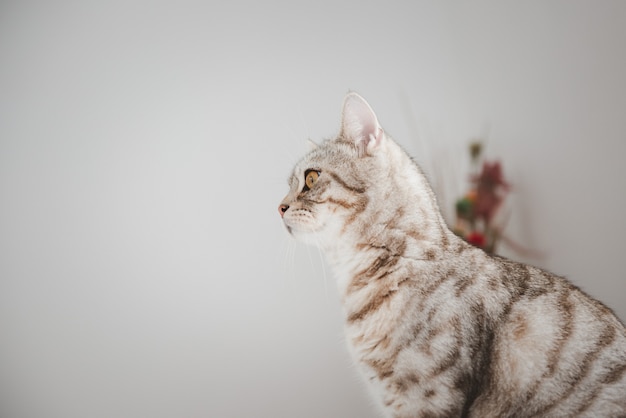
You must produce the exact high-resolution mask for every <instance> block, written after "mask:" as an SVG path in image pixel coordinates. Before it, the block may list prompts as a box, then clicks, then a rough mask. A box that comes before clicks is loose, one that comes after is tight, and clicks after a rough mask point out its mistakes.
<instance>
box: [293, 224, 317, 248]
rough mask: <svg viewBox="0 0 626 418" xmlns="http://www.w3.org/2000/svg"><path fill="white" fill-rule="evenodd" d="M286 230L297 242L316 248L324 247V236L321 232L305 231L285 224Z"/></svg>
mask: <svg viewBox="0 0 626 418" xmlns="http://www.w3.org/2000/svg"><path fill="white" fill-rule="evenodd" d="M285 228H286V229H287V232H289V235H291V236H292V237H293V238H294V239H295V240H296V241H298V242H301V243H303V244H308V245H313V246H315V247H322V243H323V234H321V233H320V231H314V230H304V229H300V228H297V227H294V226H290V225H287V224H285Z"/></svg>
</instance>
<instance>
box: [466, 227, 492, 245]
mask: <svg viewBox="0 0 626 418" xmlns="http://www.w3.org/2000/svg"><path fill="white" fill-rule="evenodd" d="M465 240H466V241H467V242H469V243H470V244H472V245H475V246H477V247H480V248H484V247H485V245H486V244H487V239H486V238H485V236H484V235H483V234H481V233H480V232H476V231H474V232H470V233H469V234H468V235H467V236H466V237H465Z"/></svg>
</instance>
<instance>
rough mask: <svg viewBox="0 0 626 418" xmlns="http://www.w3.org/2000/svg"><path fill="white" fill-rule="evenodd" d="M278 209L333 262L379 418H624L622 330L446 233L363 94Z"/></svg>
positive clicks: (558, 287) (571, 297)
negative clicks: (379, 408) (338, 129)
mask: <svg viewBox="0 0 626 418" xmlns="http://www.w3.org/2000/svg"><path fill="white" fill-rule="evenodd" d="M289 185H290V191H289V194H288V195H287V196H286V197H285V199H284V200H283V202H282V203H281V204H280V206H279V213H280V215H281V216H282V219H283V222H284V224H285V226H286V228H287V230H288V231H289V233H290V234H291V235H293V236H294V237H295V238H296V239H298V240H302V241H304V242H308V243H312V244H314V245H317V246H319V247H320V248H321V249H322V250H323V252H324V253H325V255H326V256H327V258H328V260H329V262H330V264H331V265H332V266H333V270H334V272H335V273H336V276H337V281H338V287H339V291H340V295H341V301H342V305H343V309H344V312H345V327H346V337H347V342H348V346H349V348H350V351H351V354H352V355H353V357H354V359H355V360H356V362H357V363H358V365H359V366H360V370H361V371H362V374H363V375H364V377H365V378H366V380H367V381H369V383H370V386H371V388H372V390H373V392H374V394H375V397H376V399H377V400H378V403H380V405H381V408H382V410H383V411H384V415H385V416H386V417H396V418H409V417H410V418H416V417H480V418H485V417H626V330H625V328H624V325H623V324H622V323H621V322H620V321H619V320H618V319H617V318H616V317H615V315H614V314H613V313H612V312H611V311H610V310H609V309H608V308H607V307H605V306H604V305H603V304H602V303H600V302H598V301H596V300H594V299H592V298H590V297H589V296H587V295H586V294H585V293H583V292H582V291H581V290H580V289H578V288H576V287H575V286H574V285H572V284H570V283H569V282H568V281H566V280H565V279H563V278H561V277H557V276H555V275H553V274H550V273H548V272H546V271H543V270H540V269H538V268H535V267H532V266H529V265H524V264H519V263H516V262H513V261H509V260H507V259H504V258H499V257H493V256H490V255H488V254H486V253H485V252H483V251H482V250H480V249H478V248H475V247H473V246H470V245H469V244H467V243H466V242H465V241H463V240H462V239H460V238H458V237H457V236H456V235H455V234H454V233H452V232H451V231H450V230H449V229H448V227H447V226H446V223H445V222H444V219H443V217H442V216H441V214H440V211H439V209H438V206H437V203H436V200H435V197H434V194H433V192H432V189H431V188H430V186H429V185H428V183H427V180H426V178H425V177H424V175H423V174H422V172H421V171H420V169H419V168H418V166H417V165H416V164H415V163H414V162H413V160H412V159H411V158H410V157H409V156H408V155H407V154H406V153H405V152H404V151H403V150H402V149H401V148H400V147H399V146H398V145H397V144H396V143H395V142H394V141H393V140H392V139H391V138H390V137H389V136H388V135H387V134H386V133H385V132H384V131H383V130H382V128H381V127H380V125H379V123H378V120H377V117H376V115H375V114H374V112H373V111H372V109H371V107H370V106H369V105H368V104H367V102H366V101H365V100H364V99H363V98H361V97H360V96H359V95H357V94H355V93H350V94H348V95H347V97H346V99H345V102H344V107H343V116H342V124H341V130H340V134H339V136H338V137H337V138H335V139H334V140H329V141H326V142H323V143H322V144H321V145H318V146H317V147H316V148H314V149H312V150H311V151H310V152H309V153H308V154H307V155H305V156H304V157H303V158H302V159H301V160H300V161H299V162H298V163H297V164H296V166H295V168H294V170H293V174H292V175H291V177H290V179H289Z"/></svg>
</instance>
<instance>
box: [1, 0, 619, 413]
mask: <svg viewBox="0 0 626 418" xmlns="http://www.w3.org/2000/svg"><path fill="white" fill-rule="evenodd" d="M210 3H211V2H183V1H177V2H147V1H146V2H143V3H142V2H139V1H107V2H105V1H102V2H73V1H57V2H35V1H30V2H3V3H2V4H0V335H1V337H0V412H1V413H0V415H1V416H3V417H9V418H22V417H28V418H30V417H46V418H54V417H63V418H73V417H76V418H82V417H86V416H89V417H103V418H104V417H106V418H110V417H120V418H122V417H124V418H125V417H129V418H130V417H147V416H149V417H155V418H158V417H268V418H269V417H272V418H276V417H299V418H307V417H321V416H323V417H357V416H358V417H361V418H367V417H375V416H376V413H375V411H374V410H373V409H372V408H371V406H370V401H369V400H368V397H367V394H366V391H365V390H364V389H363V386H362V385H361V383H360V381H359V380H358V378H357V376H356V373H355V371H354V370H353V368H352V366H351V365H350V361H349V358H348V356H347V354H346V351H345V349H344V345H343V340H342V325H341V311H340V307H339V304H338V300H337V296H336V292H335V287H334V283H333V278H332V273H331V272H330V271H328V269H327V268H325V265H324V263H323V261H322V258H321V257H320V255H319V253H318V252H317V250H315V249H311V248H307V247H304V246H301V245H298V244H296V243H294V242H292V241H291V240H289V238H288V237H287V235H286V233H285V232H284V230H283V229H282V226H281V222H280V219H279V216H278V213H277V210H276V206H277V204H278V203H279V201H280V200H281V198H282V196H283V195H284V194H285V193H286V191H287V186H286V181H285V180H286V177H287V175H288V173H289V170H290V169H291V165H292V164H293V163H294V161H295V159H296V158H298V157H299V156H300V155H301V153H302V152H303V151H304V150H305V149H306V145H305V142H304V140H305V139H306V138H308V137H310V138H313V139H320V138H324V137H332V136H333V135H334V134H335V133H336V132H337V130H338V124H339V111H340V105H341V100H342V97H343V95H344V94H345V92H346V91H348V89H354V90H356V91H359V92H360V93H362V94H363V95H365V96H366V97H367V98H368V100H369V101H370V102H371V103H372V105H373V106H374V107H375V109H376V110H377V112H378V115H379V119H380V120H381V122H382V123H383V125H384V126H385V127H386V128H387V130H388V131H389V132H391V134H392V135H393V136H394V137H395V138H396V139H397V140H398V141H399V142H400V143H402V144H403V145H404V146H405V147H406V148H407V149H408V150H409V151H411V152H412V153H414V154H415V156H416V158H417V160H418V161H420V162H421V163H423V165H424V166H425V168H426V169H427V170H428V171H429V172H430V173H431V176H432V177H434V178H436V179H438V180H439V181H440V182H444V183H445V184H447V185H448V190H447V194H448V195H449V196H448V197H447V198H446V201H447V202H448V203H449V204H451V203H452V202H451V201H452V197H453V196H452V194H453V192H455V191H456V192H460V191H461V190H462V189H463V187H464V183H463V181H464V179H465V171H464V168H465V167H466V154H465V147H466V144H467V142H468V141H469V139H470V138H472V137H475V136H481V135H482V136H485V135H487V134H488V148H487V151H488V154H489V155H490V156H493V157H499V158H501V159H502V160H503V162H504V166H505V170H506V174H507V175H508V177H509V179H510V181H511V182H512V183H513V184H514V185H515V195H514V196H513V199H512V202H511V203H512V206H513V209H514V210H513V216H512V219H511V224H510V228H509V233H510V234H511V235H512V236H513V237H514V238H515V239H517V240H518V241H520V242H521V243H522V244H525V245H528V246H532V247H533V248H536V249H539V250H541V251H543V252H544V253H545V254H546V256H545V258H543V259H537V260H531V261H533V262H535V263H536V264H540V265H542V266H544V267H546V268H549V269H551V270H553V271H555V272H558V273H561V274H565V275H567V276H568V277H570V278H571V279H572V280H573V281H574V282H575V283H577V284H578V285H580V286H582V287H583V288H584V289H586V290H587V291H589V292H590V293H592V294H593V295H595V296H597V297H599V298H601V299H602V300H604V301H605V302H606V303H607V304H609V305H610V306H611V307H612V308H614V309H615V310H616V312H617V313H618V314H619V315H620V316H621V317H622V318H626V307H625V306H624V295H625V294H626V281H625V280H624V273H623V270H624V260H623V259H622V258H621V257H622V256H623V255H622V253H623V252H624V248H625V246H624V244H623V237H625V236H626V222H624V218H623V215H622V212H623V207H624V205H625V204H626V198H625V191H626V189H625V187H624V179H625V176H624V174H623V173H622V166H623V159H624V157H625V156H626V118H624V110H625V109H626V83H625V82H624V74H626V49H625V48H624V44H625V41H626V27H625V25H624V24H623V23H624V22H625V21H626V3H624V2H621V1H614V2H610V1H597V2H587V1H580V2H577V1H548V2H545V1H533V2H523V3H515V4H511V3H506V4H505V3H503V2H497V1H488V2H486V1H481V2H454V1H449V2H439V1H438V2H435V1H432V2H384V5H383V4H382V2H381V4H377V3H375V2H361V1H352V2H342V3H338V2H330V1H329V2H326V3H324V2H319V1H317V2H308V3H305V4H296V3H295V2H283V3H282V4H281V3H279V2H273V3H269V2H268V3H264V4H261V3H260V2H253V1H248V2H245V3H241V4H235V3H231V4H229V5H213V4H210ZM455 184H456V186H455Z"/></svg>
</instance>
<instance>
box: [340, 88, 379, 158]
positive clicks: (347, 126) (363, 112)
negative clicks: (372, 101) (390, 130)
mask: <svg viewBox="0 0 626 418" xmlns="http://www.w3.org/2000/svg"><path fill="white" fill-rule="evenodd" d="M342 134H343V136H344V137H345V138H348V139H350V140H352V141H354V143H355V144H356V145H357V147H358V148H359V149H362V150H363V151H365V150H366V149H368V148H370V149H371V147H372V146H374V147H375V146H377V145H378V144H379V143H380V140H381V139H382V129H381V128H380V125H379V124H378V119H377V118H376V114H375V113H374V111H373V110H372V108H371V107H370V105H369V104H367V102H366V101H365V99H363V98H362V97H361V96H359V95H358V94H356V93H350V94H348V95H347V96H346V99H345V101H344V106H343V122H342ZM372 141H374V142H372Z"/></svg>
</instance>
